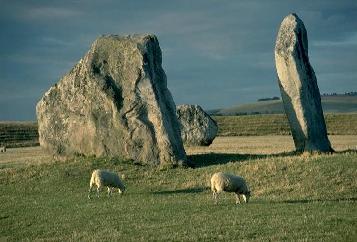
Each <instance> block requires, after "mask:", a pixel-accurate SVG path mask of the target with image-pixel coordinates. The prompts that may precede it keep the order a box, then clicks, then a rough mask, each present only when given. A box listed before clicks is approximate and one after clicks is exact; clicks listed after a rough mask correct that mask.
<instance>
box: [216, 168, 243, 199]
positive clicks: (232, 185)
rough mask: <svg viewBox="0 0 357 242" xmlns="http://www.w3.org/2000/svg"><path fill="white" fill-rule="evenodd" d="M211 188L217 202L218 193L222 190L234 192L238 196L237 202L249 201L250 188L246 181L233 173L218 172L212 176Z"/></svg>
mask: <svg viewBox="0 0 357 242" xmlns="http://www.w3.org/2000/svg"><path fill="white" fill-rule="evenodd" d="M211 190H212V192H213V199H214V201H215V203H216V204H217V198H218V194H219V193H221V192H222V191H225V192H234V193H235V197H236V204H239V203H241V200H242V201H243V202H245V203H247V202H248V201H249V198H250V189H249V186H248V184H247V183H246V181H245V180H244V179H243V178H242V177H240V176H236V175H233V174H227V173H223V172H217V173H215V174H213V176H212V177H211Z"/></svg>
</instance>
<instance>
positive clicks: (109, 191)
mask: <svg viewBox="0 0 357 242" xmlns="http://www.w3.org/2000/svg"><path fill="white" fill-rule="evenodd" d="M111 195H112V189H111V188H110V187H108V197H110V196H111Z"/></svg>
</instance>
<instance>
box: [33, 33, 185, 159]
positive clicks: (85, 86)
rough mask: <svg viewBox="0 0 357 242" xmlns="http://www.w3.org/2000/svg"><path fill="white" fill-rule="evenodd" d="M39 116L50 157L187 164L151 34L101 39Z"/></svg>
mask: <svg viewBox="0 0 357 242" xmlns="http://www.w3.org/2000/svg"><path fill="white" fill-rule="evenodd" d="M36 111H37V119H38V126H39V139H40V144H41V146H42V147H44V148H45V149H46V150H48V151H49V152H51V153H53V154H55V155H59V156H68V155H73V154H84V155H96V156H121V157H124V158H126V159H133V160H134V161H140V162H143V163H150V164H156V165H158V164H169V165H171V164H173V165H176V164H185V163H186V153H185V150H184V148H183V144H182V140H181V135H180V129H179V123H178V120H177V117H176V106H175V103H174V101H173V99H172V96H171V94H170V91H169V90H168V89H167V83H166V75H165V72H164V70H163V69H162V67H161V49H160V46H159V42H158V40H157V38H156V36H154V35H129V36H116V35H109V36H102V37H100V38H98V39H97V40H96V41H95V42H94V43H93V44H92V47H91V48H90V50H89V51H88V53H87V54H86V55H85V56H84V57H83V58H82V59H81V60H80V61H79V63H78V64H76V65H75V66H74V67H73V69H72V70H71V71H70V72H69V73H68V74H66V75H65V76H64V77H63V78H62V79H61V80H60V81H59V82H58V83H57V84H55V85H54V86H53V87H51V88H50V90H48V91H47V92H46V93H45V95H44V96H43V97H42V99H41V100H40V101H39V102H38V104H37V107H36Z"/></svg>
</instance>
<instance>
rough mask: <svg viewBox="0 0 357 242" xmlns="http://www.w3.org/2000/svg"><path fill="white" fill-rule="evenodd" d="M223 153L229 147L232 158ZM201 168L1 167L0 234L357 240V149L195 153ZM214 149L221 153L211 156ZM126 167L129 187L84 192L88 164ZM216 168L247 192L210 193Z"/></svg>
mask: <svg viewBox="0 0 357 242" xmlns="http://www.w3.org/2000/svg"><path fill="white" fill-rule="evenodd" d="M225 156H229V157H228V158H227V157H225ZM189 159H190V160H192V161H194V162H195V163H196V164H198V165H197V168H195V169H192V168H187V169H184V168H176V169H159V168H155V167H149V166H140V165H133V164H131V163H130V162H126V161H120V160H118V159H104V158H102V159H95V158H80V157H78V158H76V159H73V160H70V161H64V162H59V161H57V162H50V163H45V164H39V165H27V166H22V167H21V166H20V167H13V168H12V167H7V168H3V169H0V204H1V206H0V240H9V241H20V240H30V241H32V240H45V241H47V240H54V241H98V240H100V241H111V240H120V241H181V240H184V241H200V240H204V241H216V240H224V241H237V240H254V241H277V240H289V241H296V240H309V241H356V239H357V234H356V226H357V206H356V199H357V195H356V194H357V179H356V177H357V153H356V152H342V153H336V154H332V155H318V154H316V155H295V154H289V153H282V154H277V155H259V156H253V155H239V154H236V156H235V157H234V156H232V154H214V153H211V154H195V155H190V156H189ZM217 159H218V160H220V161H221V162H217ZM96 168H106V169H110V170H114V171H117V172H119V173H120V174H123V175H124V179H123V180H124V181H125V183H126V185H127V192H126V193H125V194H124V195H123V196H120V195H119V194H118V193H115V194H114V195H113V197H111V198H108V197H106V195H105V192H104V191H103V192H102V194H101V197H100V198H96V197H93V199H91V200H89V199H88V198H87V189H88V185H89V184H88V183H89V178H90V174H91V171H92V170H93V169H96ZM216 171H228V172H232V173H236V174H240V175H242V176H244V177H245V178H246V179H247V181H248V182H249V183H250V186H251V189H252V192H253V197H252V199H251V202H250V203H248V204H244V205H239V206H237V205H235V204H234V197H233V195H232V194H223V195H222V196H221V197H220V200H219V203H218V205H214V204H213V202H212V197H211V192H210V191H209V189H208V186H209V178H210V176H211V174H213V173H214V172H216Z"/></svg>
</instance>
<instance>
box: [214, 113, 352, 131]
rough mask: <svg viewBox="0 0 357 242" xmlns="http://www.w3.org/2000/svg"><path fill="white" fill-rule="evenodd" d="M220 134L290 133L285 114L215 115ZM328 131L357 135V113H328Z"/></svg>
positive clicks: (326, 117) (326, 116)
mask: <svg viewBox="0 0 357 242" xmlns="http://www.w3.org/2000/svg"><path fill="white" fill-rule="evenodd" d="M213 119H214V120H216V122H217V124H218V135H219V136H250V135H252V136H256V135H290V133H291V132H290V127H289V123H288V120H287V117H286V115H285V114H258V115H243V116H213ZM325 121H326V126H327V132H328V134H331V135H357V113H345V114H342V113H339V114H326V115H325Z"/></svg>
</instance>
